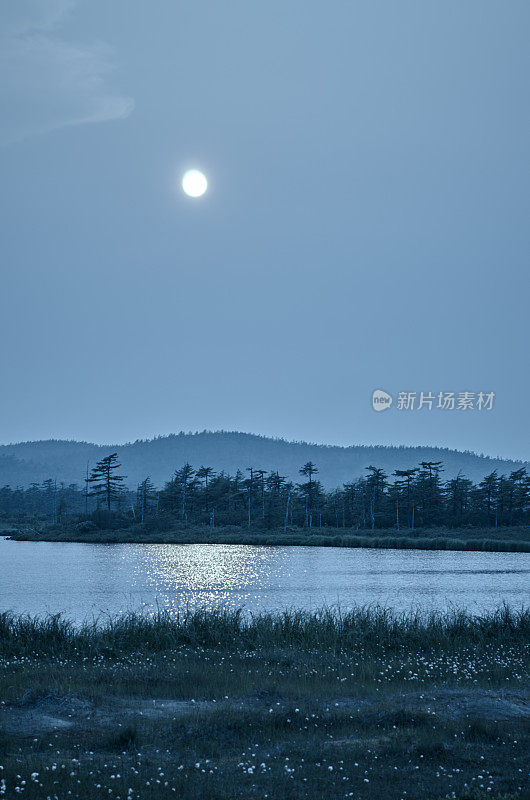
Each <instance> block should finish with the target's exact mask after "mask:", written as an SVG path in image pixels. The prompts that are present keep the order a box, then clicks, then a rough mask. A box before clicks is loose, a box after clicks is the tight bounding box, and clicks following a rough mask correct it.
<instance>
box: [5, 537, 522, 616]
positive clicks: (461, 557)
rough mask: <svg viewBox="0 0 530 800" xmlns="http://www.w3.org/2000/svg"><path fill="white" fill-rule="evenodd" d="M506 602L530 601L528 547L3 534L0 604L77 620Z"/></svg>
mask: <svg viewBox="0 0 530 800" xmlns="http://www.w3.org/2000/svg"><path fill="white" fill-rule="evenodd" d="M502 603H507V604H508V605H510V606H512V607H514V608H521V607H522V606H525V607H528V606H530V553H473V552H443V551H441V552H433V551H430V552H429V551H421V550H354V549H343V548H335V547H257V546H249V545H212V544H190V545H174V544H167V545H164V544H145V545H141V544H120V545H105V544H94V545H91V544H77V543H75V544H74V543H72V544H62V543H61V544H59V543H52V542H37V543H36V542H11V541H8V540H7V539H3V538H2V539H0V610H6V609H10V610H12V611H15V612H23V613H30V614H39V615H42V614H45V613H47V612H54V613H55V612H62V613H64V614H66V615H67V616H69V617H71V618H72V619H75V620H76V621H82V620H83V619H91V618H92V617H94V616H101V615H105V614H116V613H120V612H123V611H128V610H135V611H137V610H145V611H152V610H153V609H155V608H156V606H157V605H158V606H159V607H160V608H164V609H173V610H174V609H177V608H179V607H183V606H186V605H188V606H190V607H197V606H200V607H207V608H210V607H213V606H217V605H219V604H223V605H227V606H229V607H231V608H236V607H239V606H245V607H246V608H248V609H250V610H252V611H259V610H267V611H270V610H279V609H285V608H305V609H315V608H320V607H322V606H324V605H327V606H332V605H336V604H338V605H340V607H341V608H342V609H344V610H346V609H348V608H351V607H352V606H354V605H367V604H379V605H385V606H388V607H391V608H394V609H396V610H397V611H403V610H407V609H410V608H415V609H421V610H431V609H434V610H444V609H447V608H454V607H457V608H465V609H468V610H469V611H472V612H475V613H480V612H483V611H487V610H490V609H494V608H496V607H498V606H499V605H500V604H502Z"/></svg>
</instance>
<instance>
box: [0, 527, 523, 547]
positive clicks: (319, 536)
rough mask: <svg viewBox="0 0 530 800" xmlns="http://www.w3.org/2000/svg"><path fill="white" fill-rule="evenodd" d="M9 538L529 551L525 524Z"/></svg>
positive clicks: (22, 537)
mask: <svg viewBox="0 0 530 800" xmlns="http://www.w3.org/2000/svg"><path fill="white" fill-rule="evenodd" d="M4 535H5V536H6V538H8V539H9V540H11V541H31V542H40V541H42V542H57V543H60V542H63V543H82V544H233V545H251V546H269V547H345V548H353V549H378V550H387V549H392V550H433V551H448V550H449V551H457V552H462V551H470V552H493V553H495V552H498V553H507V552H508V553H530V528H521V527H518V528H512V529H506V528H504V529H494V528H493V529H491V530H484V529H472V528H470V529H455V530H446V529H431V530H422V531H418V532H417V533H415V534H412V533H411V532H410V531H409V532H408V535H407V536H399V535H396V531H395V530H394V531H385V530H378V531H374V532H373V533H372V532H370V533H363V534H359V533H358V532H357V531H355V532H345V533H339V532H337V531H336V530H335V529H332V530H328V531H326V532H319V533H311V534H308V533H305V532H299V531H293V530H288V531H287V532H284V531H283V530H281V531H274V530H273V531H255V532H247V531H242V530H234V529H233V528H232V529H222V528H220V529H218V530H214V531H212V530H211V529H209V528H205V529H204V528H193V529H180V530H169V531H148V530H145V529H138V528H136V529H119V530H93V531H72V530H45V531H43V532H42V533H39V532H37V531H35V530H33V531H28V530H26V531H22V530H18V531H17V530H13V529H11V530H7V529H6V530H4Z"/></svg>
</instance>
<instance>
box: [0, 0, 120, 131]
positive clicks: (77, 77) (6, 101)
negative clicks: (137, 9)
mask: <svg viewBox="0 0 530 800" xmlns="http://www.w3.org/2000/svg"><path fill="white" fill-rule="evenodd" d="M44 5H45V4H41V3H38V4H37V3H36V2H35V1H34V0H20V2H17V3H16V4H15V3H13V4H3V5H2V7H1V11H0V28H1V29H2V31H3V33H2V35H1V37H0V68H1V70H2V74H3V75H4V79H3V82H2V86H1V87H0V104H1V106H2V110H3V113H2V119H3V121H2V124H1V126H0V143H1V144H8V143H11V142H16V141H20V140H21V139H25V138H27V137H29V136H35V135H38V134H41V133H46V132H47V131H51V130H54V129H57V128H63V127H65V126H68V125H81V124H84V123H89V122H105V121H107V120H115V119H123V118H125V117H127V116H129V114H130V113H131V111H132V110H133V108H134V101H133V100H132V98H130V97H126V96H124V95H122V94H119V93H117V92H113V91H112V90H111V89H110V88H109V87H108V76H109V74H110V73H111V72H112V70H113V68H114V53H113V50H112V48H111V47H109V46H108V45H105V44H101V43H97V44H90V45H79V44H76V43H73V42H68V41H66V40H65V39H62V38H60V37H59V36H57V35H56V34H55V28H56V26H57V25H58V23H59V22H60V21H61V19H62V18H63V17H64V14H65V13H66V12H67V11H68V10H69V9H70V7H71V6H72V2H71V1H70V0H55V1H54V2H50V3H48V4H46V8H43V6H44Z"/></svg>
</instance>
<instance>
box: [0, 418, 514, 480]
mask: <svg viewBox="0 0 530 800" xmlns="http://www.w3.org/2000/svg"><path fill="white" fill-rule="evenodd" d="M111 452H117V453H118V454H119V457H120V460H121V463H122V470H121V472H122V474H124V475H126V476H127V484H128V485H129V486H130V487H135V486H136V485H137V483H138V482H139V481H140V480H143V478H145V476H146V475H150V476H151V479H152V480H153V482H154V483H155V484H156V485H157V486H162V485H163V484H164V483H165V481H166V480H167V479H168V478H169V477H170V476H171V474H172V473H173V472H174V471H175V469H177V468H178V467H180V466H182V464H184V463H185V462H186V461H189V462H190V464H192V465H193V466H194V467H196V468H197V467H199V466H201V465H202V464H204V465H207V466H211V467H213V468H214V469H215V470H216V471H220V470H225V471H226V472H229V473H231V474H233V473H234V472H235V471H236V470H237V469H238V468H239V469H241V470H245V469H246V467H249V466H253V467H255V468H259V469H265V470H276V469H277V470H278V471H279V472H280V474H281V475H285V476H287V477H289V478H292V479H294V480H299V475H298V470H299V469H300V467H301V466H302V465H303V464H304V463H305V462H306V461H313V462H315V464H317V466H318V468H319V470H320V472H319V478H320V479H321V481H322V483H323V484H324V486H326V487H327V488H334V487H336V486H340V485H341V484H342V483H344V482H347V481H350V480H352V479H354V478H357V477H359V476H360V475H362V474H363V471H364V468H365V467H367V466H368V465H369V464H373V465H374V466H377V467H382V468H383V469H384V470H385V471H386V472H387V473H392V472H393V471H394V470H395V469H408V468H410V467H413V466H415V465H417V464H418V463H419V462H420V461H443V463H444V468H445V471H444V475H443V477H444V478H451V477H454V476H456V475H457V473H458V472H459V471H461V472H462V473H463V474H464V475H466V477H468V478H471V479H472V480H473V481H475V482H478V481H480V480H482V478H483V477H484V476H485V475H487V474H488V473H490V472H492V471H493V470H497V471H498V472H499V474H502V473H504V474H508V473H509V472H511V471H512V470H515V469H519V468H520V467H521V466H528V462H526V463H525V462H517V461H508V460H504V459H500V458H490V457H488V456H483V455H477V454H476V453H471V452H461V451H459V450H449V449H446V448H440V447H405V446H400V447H384V446H381V445H374V446H362V445H353V446H352V447H337V446H330V445H322V444H308V443H306V442H288V441H286V440H284V439H272V438H267V437H265V436H256V435H254V434H250V433H237V432H227V431H217V432H210V431H203V432H201V433H179V434H172V435H170V436H160V437H157V438H155V439H150V440H138V441H136V442H131V443H129V444H125V445H97V444H91V443H88V442H76V441H60V440H54V439H50V440H47V441H38V442H21V443H18V444H10V445H1V446H0V486H5V485H10V486H12V487H15V486H29V485H30V483H32V482H41V481H43V480H45V479H46V478H50V477H52V478H55V477H56V478H57V480H58V481H59V482H61V481H64V482H65V483H66V484H69V483H78V484H81V483H82V482H83V478H84V475H85V472H86V467H87V462H89V465H90V466H93V465H94V464H95V462H96V461H97V460H99V459H101V458H103V456H106V455H108V454H109V453H111Z"/></svg>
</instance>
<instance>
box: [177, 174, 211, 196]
mask: <svg viewBox="0 0 530 800" xmlns="http://www.w3.org/2000/svg"><path fill="white" fill-rule="evenodd" d="M207 188H208V181H207V180H206V176H205V175H203V174H202V172H199V170H198V169H190V170H188V172H185V173H184V175H183V177H182V189H183V190H184V192H185V194H187V195H188V197H200V196H201V195H202V194H204V193H205V191H206V189H207Z"/></svg>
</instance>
